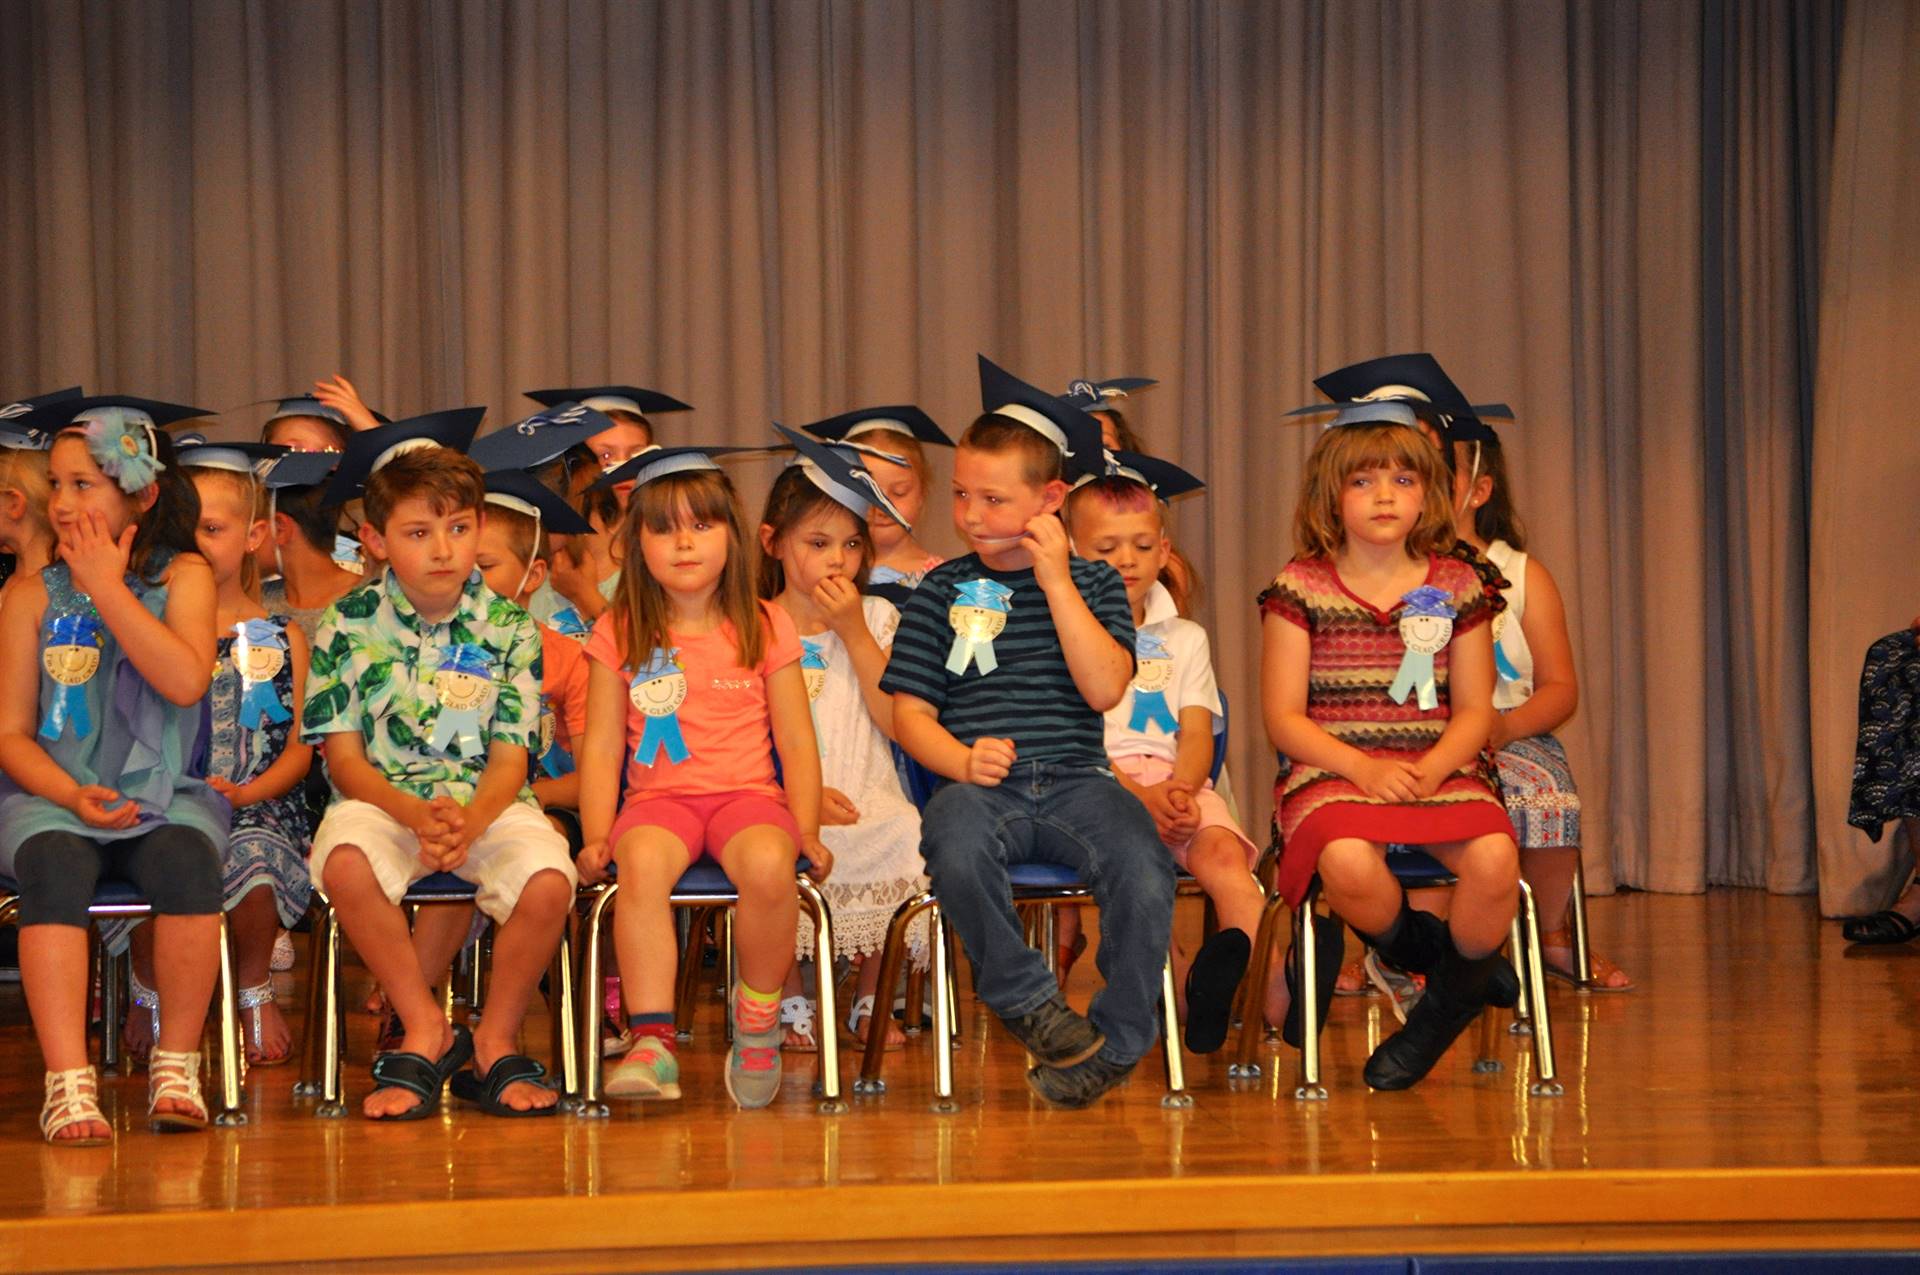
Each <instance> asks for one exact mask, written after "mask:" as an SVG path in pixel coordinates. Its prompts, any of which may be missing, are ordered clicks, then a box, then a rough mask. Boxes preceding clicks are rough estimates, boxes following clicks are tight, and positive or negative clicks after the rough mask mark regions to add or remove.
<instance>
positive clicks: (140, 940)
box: [120, 921, 154, 1061]
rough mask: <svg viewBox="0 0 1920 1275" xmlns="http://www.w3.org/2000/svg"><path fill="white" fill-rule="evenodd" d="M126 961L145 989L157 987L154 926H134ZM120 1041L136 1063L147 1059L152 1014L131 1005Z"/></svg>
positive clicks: (151, 1044) (150, 1039)
mask: <svg viewBox="0 0 1920 1275" xmlns="http://www.w3.org/2000/svg"><path fill="white" fill-rule="evenodd" d="M127 962H128V965H129V967H130V968H131V969H132V971H133V976H134V977H135V978H136V979H138V980H140V983H141V985H142V986H143V987H152V986H153V985H154V982H153V979H154V974H153V927H152V926H151V925H149V924H147V923H146V922H145V921H142V922H141V923H140V924H139V925H136V926H134V927H133V932H132V933H131V934H129V935H128V936H127ZM120 1040H121V1043H122V1044H123V1045H125V1046H126V1050H127V1053H128V1054H129V1055H131V1056H132V1057H133V1058H134V1060H135V1061H141V1060H144V1059H145V1058H146V1056H147V1053H148V1051H149V1050H151V1049H152V1048H153V1015H152V1014H150V1013H148V1012H147V1011H146V1010H145V1009H141V1008H138V1007H135V1006H131V1005H130V1006H128V1007H127V1018H126V1024H125V1025H124V1026H123V1027H122V1028H121V1031H120Z"/></svg>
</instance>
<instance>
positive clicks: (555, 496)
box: [486, 469, 593, 551]
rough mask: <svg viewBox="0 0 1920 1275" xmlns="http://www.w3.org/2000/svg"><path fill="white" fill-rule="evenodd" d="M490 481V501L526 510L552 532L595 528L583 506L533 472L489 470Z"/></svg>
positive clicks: (562, 533)
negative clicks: (578, 506) (582, 513)
mask: <svg viewBox="0 0 1920 1275" xmlns="http://www.w3.org/2000/svg"><path fill="white" fill-rule="evenodd" d="M486 481H487V503H488V504H490V505H499V506H500V507H501V508H502V509H511V510H513V511H514V512H515V513H521V514H525V515H526V516H527V517H529V518H531V519H533V521H534V523H535V524H536V527H537V528H543V529H545V530H546V532H547V533H548V534H549V535H559V536H584V535H587V534H588V533H590V532H591V531H592V530H593V524H591V523H589V522H588V521H587V520H586V519H585V518H582V517H581V516H580V512H579V510H577V509H575V508H574V507H573V506H572V505H570V504H568V503H567V502H566V500H565V498H563V497H562V496H561V495H560V493H558V492H556V491H554V490H553V488H551V487H549V486H547V485H546V484H545V483H543V482H541V481H540V480H539V479H537V478H535V477H534V476H533V475H532V474H528V473H524V472H522V471H520V470H518V469H503V470H499V471H498V472H496V473H491V474H488V475H487V479H486ZM535 534H536V535H537V534H538V531H537V530H536V532H535ZM536 545H537V542H536ZM536 551H537V549H536Z"/></svg>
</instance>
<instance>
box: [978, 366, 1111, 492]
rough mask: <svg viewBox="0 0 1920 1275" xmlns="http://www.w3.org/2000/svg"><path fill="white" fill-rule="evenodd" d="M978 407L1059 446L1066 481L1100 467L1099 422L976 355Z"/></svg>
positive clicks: (1097, 469)
mask: <svg viewBox="0 0 1920 1275" xmlns="http://www.w3.org/2000/svg"><path fill="white" fill-rule="evenodd" d="M980 409H981V410H982V411H985V412H992V413H993V414H994V415H996V416H1004V417H1006V418H1007V419H1009V420H1015V421H1019V422H1020V423H1021V424H1022V425H1025V426H1026V427H1027V428H1029V429H1031V430H1033V431H1035V432H1036V433H1038V434H1040V435H1041V437H1043V438H1045V439H1046V440H1047V441H1048V442H1050V443H1052V444H1053V445H1054V446H1055V447H1058V448H1059V449H1060V454H1061V456H1062V457H1063V458H1064V464H1065V474H1066V479H1067V481H1068V482H1073V481H1074V480H1075V479H1077V478H1079V477H1080V475H1082V474H1085V473H1098V472H1099V469H1100V422H1099V421H1096V420H1095V419H1093V417H1091V416H1089V415H1087V414H1086V413H1085V412H1083V411H1081V410H1080V409H1079V408H1077V407H1074V406H1072V405H1071V404H1068V403H1063V402H1061V401H1060V399H1059V398H1058V397H1057V396H1055V395H1052V394H1049V393H1047V392H1046V391H1045V390H1042V389H1039V388H1036V387H1035V386H1032V385H1029V384H1027V383H1026V382H1025V381H1023V380H1021V379H1020V378H1019V377H1017V376H1015V375H1013V373H1011V372H1008V371H1007V370H1005V369H1004V368H1001V367H998V366H996V365H995V364H994V362H993V361H992V360H991V359H989V358H988V357H987V356H986V355H984V354H982V355H981V356H980Z"/></svg>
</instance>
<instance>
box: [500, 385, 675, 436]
mask: <svg viewBox="0 0 1920 1275" xmlns="http://www.w3.org/2000/svg"><path fill="white" fill-rule="evenodd" d="M527 397H528V398H530V399H532V400H533V401H534V402H536V403H539V404H541V405H542V406H544V407H556V406H558V405H559V404H561V403H584V404H586V405H587V406H588V407H591V408H593V409H595V410H596V411H601V412H634V413H637V414H638V415H641V416H652V415H654V414H656V413H658V412H691V411H692V410H693V405H692V404H691V403H682V402H681V401H680V400H679V399H677V398H675V397H673V396H672V395H671V394H662V393H661V392H660V391H659V390H648V389H642V388H641V387H639V386H638V385H583V386H575V387H573V388H571V389H554V390H528V391H527ZM602 428H612V422H608V423H607V425H606V426H603V427H602Z"/></svg>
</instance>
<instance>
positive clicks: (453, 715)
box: [427, 708, 480, 757]
mask: <svg viewBox="0 0 1920 1275" xmlns="http://www.w3.org/2000/svg"><path fill="white" fill-rule="evenodd" d="M427 747H429V748H433V749H437V750H438V751H440V752H443V753H445V754H447V755H448V756H449V757H465V756H469V755H470V752H477V751H478V750H479V748H480V710H479V709H477V708H442V709H441V710H440V718H439V720H438V721H436V722H435V723H434V724H433V735H432V737H431V738H429V739H428V740H427Z"/></svg>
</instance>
